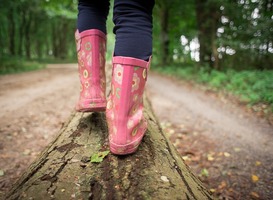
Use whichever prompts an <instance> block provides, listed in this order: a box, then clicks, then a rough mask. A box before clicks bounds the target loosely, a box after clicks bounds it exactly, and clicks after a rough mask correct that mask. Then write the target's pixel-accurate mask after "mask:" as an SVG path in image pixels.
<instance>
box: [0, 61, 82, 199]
mask: <svg viewBox="0 0 273 200" xmlns="http://www.w3.org/2000/svg"><path fill="white" fill-rule="evenodd" d="M76 72H77V69H76V65H75V64H73V65H49V66H48V68H47V69H45V70H39V71H34V72H28V73H23V74H18V75H7V76H0V108H1V112H0V170H2V171H4V176H0V199H2V198H1V197H2V196H3V194H4V193H5V192H6V191H7V190H8V189H9V188H10V186H11V184H13V183H14V182H15V181H16V179H17V178H18V177H19V175H20V174H21V173H22V172H23V171H24V170H25V169H26V168H27V167H28V166H29V164H30V163H31V162H32V161H33V160H34V159H35V158H36V157H37V155H38V154H39V153H40V152H41V151H42V150H43V149H44V148H45V146H46V145H48V144H49V143H50V141H52V139H53V138H54V137H55V136H56V133H57V131H58V130H59V129H60V128H61V127H62V125H63V123H64V122H65V121H66V120H67V118H68V117H69V116H70V114H71V112H72V110H73V107H74V104H75V102H76V99H77V98H78V97H77V95H78V94H77V91H78V76H77V73H76Z"/></svg>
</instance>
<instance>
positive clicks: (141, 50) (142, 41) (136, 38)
mask: <svg viewBox="0 0 273 200" xmlns="http://www.w3.org/2000/svg"><path fill="white" fill-rule="evenodd" d="M154 3H155V2H154V0H131V1H127V0H115V3H114V16H113V21H114V23H115V28H114V33H115V34H116V44H115V54H114V55H115V56H126V57H133V58H138V59H142V60H146V61H148V60H149V57H150V56H151V55H152V27H153V25H152V10H153V7H154Z"/></svg>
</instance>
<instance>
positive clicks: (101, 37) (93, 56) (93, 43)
mask: <svg viewBox="0 0 273 200" xmlns="http://www.w3.org/2000/svg"><path fill="white" fill-rule="evenodd" d="M75 38H76V44H77V52H78V69H79V77H80V82H81V88H80V98H79V101H78V103H77V105H76V110H77V111H80V112H98V111H105V109H106V96H105V89H106V87H105V82H106V80H105V51H106V36H105V34H104V33H103V32H101V31H100V30H96V29H91V30H86V31H83V32H81V33H79V31H78V30H77V31H76V33H75Z"/></svg>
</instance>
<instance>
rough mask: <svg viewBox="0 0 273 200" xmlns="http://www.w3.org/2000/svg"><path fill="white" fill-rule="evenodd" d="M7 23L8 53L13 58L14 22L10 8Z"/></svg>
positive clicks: (12, 11)
mask: <svg viewBox="0 0 273 200" xmlns="http://www.w3.org/2000/svg"><path fill="white" fill-rule="evenodd" d="M8 22H9V53H10V55H12V56H14V55H15V54H16V52H15V30H16V29H15V21H14V9H13V8H10V9H9V13H8Z"/></svg>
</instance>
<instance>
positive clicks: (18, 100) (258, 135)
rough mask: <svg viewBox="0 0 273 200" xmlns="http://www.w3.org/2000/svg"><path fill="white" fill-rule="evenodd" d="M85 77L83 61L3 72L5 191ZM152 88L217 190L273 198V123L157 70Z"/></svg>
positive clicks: (161, 113) (182, 146)
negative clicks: (80, 67) (79, 68)
mask: <svg viewBox="0 0 273 200" xmlns="http://www.w3.org/2000/svg"><path fill="white" fill-rule="evenodd" d="M78 82H79V81H78V75H77V68H76V64H66V65H60V64H59V65H48V67H47V68H46V69H43V70H39V71H33V72H27V73H22V74H16V75H5V76H0V108H1V112H0V160H1V162H0V199H1V197H3V196H4V194H5V192H6V191H8V190H9V188H10V187H11V186H12V184H13V183H14V182H15V181H16V180H17V178H18V177H19V176H20V175H21V174H22V173H23V172H24V170H26V169H27V168H28V166H29V165H30V163H31V162H32V161H33V160H34V159H35V158H36V157H37V156H38V155H39V153H40V152H41V151H42V150H43V149H44V148H45V146H47V145H48V144H49V143H50V142H51V141H52V140H53V138H54V137H56V134H57V133H58V130H59V129H60V128H61V127H62V125H63V124H64V122H65V121H66V120H67V119H68V118H69V116H70V115H71V113H72V112H73V110H74V105H75V102H76V101H77V98H78V91H79V83H78ZM147 93H148V95H149V98H150V100H151V102H152V105H153V108H154V111H155V113H156V115H157V117H158V119H159V120H160V122H161V125H162V128H163V129H164V130H165V132H166V134H167V135H168V136H169V137H170V139H171V141H172V142H173V143H174V145H175V146H176V148H177V150H178V152H179V153H180V154H181V155H182V156H183V158H184V160H185V161H186V163H187V164H188V165H189V166H190V167H191V168H192V170H193V171H194V172H195V173H196V174H197V175H198V176H199V178H200V179H201V180H202V181H203V182H204V183H205V184H206V185H207V187H208V188H209V189H210V190H211V192H213V193H214V195H215V196H217V197H218V198H220V199H271V197H272V196H273V145H272V144H273V143H272V142H273V126H272V125H270V123H268V121H267V120H266V119H264V118H261V117H257V116H256V115H254V114H253V113H252V112H249V111H248V110H247V109H246V107H245V106H244V105H240V104H238V103H237V102H236V101H235V102H234V101H231V100H230V99H229V98H226V97H225V96H222V95H219V94H215V93H214V92H209V91H207V90H203V89H202V88H201V89H200V88H199V87H196V86H194V85H191V84H188V83H185V82H182V81H178V80H174V79H171V78H168V77H164V76H161V75H158V74H155V73H152V74H150V76H149V78H148V83H147ZM1 172H3V173H4V174H3V175H1Z"/></svg>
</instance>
